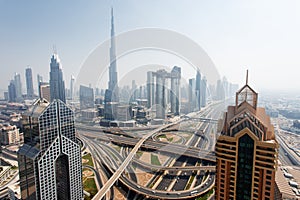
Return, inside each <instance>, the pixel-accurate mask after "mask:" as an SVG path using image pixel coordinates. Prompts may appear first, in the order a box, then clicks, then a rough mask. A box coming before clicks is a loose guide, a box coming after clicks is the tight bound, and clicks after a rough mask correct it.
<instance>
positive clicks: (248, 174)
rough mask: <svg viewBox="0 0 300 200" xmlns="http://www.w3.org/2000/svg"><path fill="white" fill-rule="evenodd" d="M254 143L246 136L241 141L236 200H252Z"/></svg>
mask: <svg viewBox="0 0 300 200" xmlns="http://www.w3.org/2000/svg"><path fill="white" fill-rule="evenodd" d="M253 151H254V141H253V139H252V138H251V137H250V136H249V135H248V134H245V135H243V136H242V137H241V138H240V139H239V145H238V167H237V183H236V199H237V200H251V195H252V170H253Z"/></svg>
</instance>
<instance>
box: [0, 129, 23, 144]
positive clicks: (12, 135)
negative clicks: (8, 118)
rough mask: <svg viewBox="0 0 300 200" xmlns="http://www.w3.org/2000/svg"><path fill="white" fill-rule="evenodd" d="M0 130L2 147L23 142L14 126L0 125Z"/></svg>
mask: <svg viewBox="0 0 300 200" xmlns="http://www.w3.org/2000/svg"><path fill="white" fill-rule="evenodd" d="M0 130H1V131H0V138H1V144H3V145H10V144H18V143H19V142H21V141H23V139H22V138H21V137H20V132H19V129H18V128H17V127H16V126H15V125H9V124H4V125H0Z"/></svg>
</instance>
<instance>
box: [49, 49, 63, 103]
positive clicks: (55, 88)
mask: <svg viewBox="0 0 300 200" xmlns="http://www.w3.org/2000/svg"><path fill="white" fill-rule="evenodd" d="M50 97H51V101H53V100H54V99H60V100H61V101H63V102H64V103H66V96H65V82H64V80H63V73H62V69H61V64H60V60H59V57H58V55H57V54H56V53H54V54H53V55H52V57H51V62H50Z"/></svg>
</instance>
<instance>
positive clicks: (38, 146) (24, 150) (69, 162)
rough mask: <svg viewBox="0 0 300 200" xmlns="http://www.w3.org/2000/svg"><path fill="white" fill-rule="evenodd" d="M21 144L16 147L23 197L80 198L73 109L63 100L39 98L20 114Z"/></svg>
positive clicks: (81, 191) (79, 177) (79, 160)
mask: <svg viewBox="0 0 300 200" xmlns="http://www.w3.org/2000/svg"><path fill="white" fill-rule="evenodd" d="M22 131H23V132H24V145H23V146H22V147H21V148H20V149H19V151H18V162H19V176H20V187H21V196H22V199H27V200H28V199H29V200H38V199H39V200H48V199H52V200H56V199H57V200H58V199H72V200H81V199H82V198H83V189H82V166H81V151H80V146H79V145H78V144H77V141H76V137H75V126H74V113H73V111H72V110H71V109H70V108H69V107H67V106H66V104H65V103H64V102H62V101H61V100H59V99H55V100H54V101H53V102H52V103H50V104H49V103H48V101H46V100H45V99H38V100H37V101H36V102H35V103H34V104H33V105H32V107H30V108H29V109H28V110H27V111H26V112H25V113H24V114H23V117H22Z"/></svg>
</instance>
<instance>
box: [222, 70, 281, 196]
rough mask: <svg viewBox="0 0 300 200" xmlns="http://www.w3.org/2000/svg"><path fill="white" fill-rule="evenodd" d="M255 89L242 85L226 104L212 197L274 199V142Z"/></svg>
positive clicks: (275, 143) (275, 163) (269, 123)
mask: <svg viewBox="0 0 300 200" xmlns="http://www.w3.org/2000/svg"><path fill="white" fill-rule="evenodd" d="M257 97H258V95H257V93H256V92H255V91H254V90H253V89H252V88H251V87H250V86H249V85H248V72H247V79H246V85H245V86H244V87H242V88H241V89H240V90H239V91H238V92H237V93H236V104H235V106H229V107H228V110H227V113H226V116H225V120H224V127H223V130H222V132H221V135H220V136H219V138H218V140H217V143H216V157H217V160H216V161H217V166H216V199H217V200H220V199H224V200H225V199H237V200H250V199H251V200H252V199H253V200H255V199H257V200H258V199H265V200H271V199H274V189H275V172H276V169H277V158H278V143H277V141H276V139H275V134H274V127H273V126H272V125H271V122H270V118H269V116H268V115H267V114H266V112H265V109H264V108H259V107H257Z"/></svg>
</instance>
